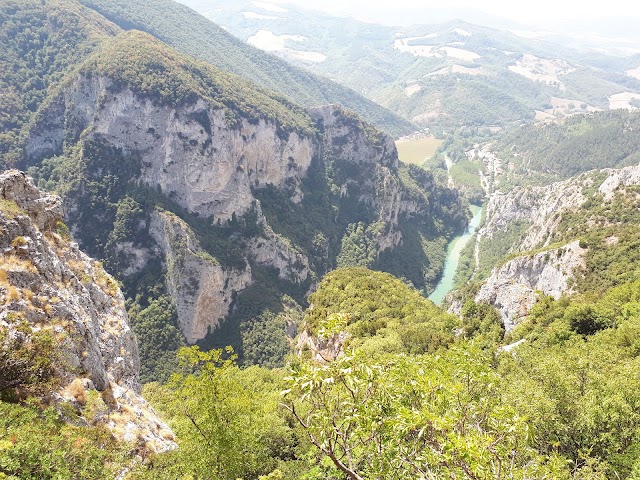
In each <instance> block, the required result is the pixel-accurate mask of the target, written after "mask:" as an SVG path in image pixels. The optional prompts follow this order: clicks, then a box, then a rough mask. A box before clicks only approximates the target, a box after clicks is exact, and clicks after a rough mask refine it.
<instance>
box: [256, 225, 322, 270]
mask: <svg viewBox="0 0 640 480" xmlns="http://www.w3.org/2000/svg"><path fill="white" fill-rule="evenodd" d="M261 224H262V226H263V228H264V234H263V235H260V236H258V237H255V238H252V239H250V240H248V241H247V249H248V255H249V256H250V257H251V258H253V259H254V260H255V261H256V262H257V263H258V264H260V265H264V266H269V267H273V268H275V269H277V270H278V276H279V277H280V278H281V279H283V280H289V281H290V282H293V283H302V282H305V281H306V280H307V279H308V278H309V277H310V276H311V269H310V268H309V259H308V258H307V257H306V256H305V255H304V254H303V253H301V252H299V251H298V250H296V249H295V247H294V246H293V245H291V243H290V242H288V241H287V240H286V239H284V238H282V237H281V236H280V235H278V234H277V233H275V232H274V231H273V230H272V229H271V227H269V225H268V224H267V222H266V220H264V218H262V219H261Z"/></svg>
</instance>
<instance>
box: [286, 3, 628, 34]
mask: <svg viewBox="0 0 640 480" xmlns="http://www.w3.org/2000/svg"><path fill="white" fill-rule="evenodd" d="M276 1H277V2H278V3H281V2H285V1H287V2H290V3H295V4H298V5H300V6H303V7H305V8H308V9H313V10H323V11H327V12H330V13H333V14H341V15H350V16H359V17H368V18H371V19H372V20H376V21H378V22H382V23H397V22H398V21H399V20H400V19H402V20H403V23H406V22H410V21H411V20H412V19H416V20H417V21H418V22H419V23H424V22H425V19H428V17H429V14H428V12H429V11H431V12H433V15H434V18H435V17H436V16H438V15H445V16H446V15H447V13H446V12H451V15H455V14H456V13H455V12H456V11H459V12H460V15H463V14H464V12H465V11H467V12H469V16H476V17H477V16H482V15H486V16H487V17H488V18H489V17H502V18H504V19H507V20H509V21H511V22H515V23H521V24H523V25H535V26H540V27H544V26H549V25H556V24H561V23H562V24H565V25H566V26H567V28H571V25H572V24H575V26H576V29H578V27H580V28H583V27H584V26H585V25H589V24H593V25H598V26H603V25H604V26H606V24H607V23H609V24H610V25H609V26H610V27H611V28H610V30H613V32H612V33H615V28H614V27H613V24H617V23H622V24H624V23H625V21H626V22H627V23H628V22H630V21H632V20H633V21H636V20H638V19H640V2H638V1H635V0H606V1H603V0H599V1H593V0H582V1H577V0H569V1H567V0H529V1H527V0H481V1H478V0H476V1H473V0H446V1H443V0H440V1H437V0H311V1H309V0H276ZM436 12H438V13H436ZM416 15H418V16H419V18H416ZM435 20H436V21H442V19H441V18H435ZM629 28H633V26H632V25H629ZM636 29H637V28H636ZM621 33H623V32H621Z"/></svg>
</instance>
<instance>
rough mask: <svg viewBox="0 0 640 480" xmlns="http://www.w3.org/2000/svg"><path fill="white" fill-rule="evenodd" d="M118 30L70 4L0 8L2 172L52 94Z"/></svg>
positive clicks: (11, 1)
mask: <svg viewBox="0 0 640 480" xmlns="http://www.w3.org/2000/svg"><path fill="white" fill-rule="evenodd" d="M118 31H119V29H118V27H116V26H115V25H113V24H111V23H110V22H108V21H106V20H105V19H104V18H102V17H101V16H100V15H98V14H96V13H95V12H93V11H91V10H90V9H87V8H84V7H82V6H81V5H79V4H77V3H76V2H74V1H66V0H56V1H49V2H46V3H45V2H38V1H35V0H7V1H3V2H2V4H1V5H0V45H2V55H1V56H0V166H2V165H3V164H4V165H10V164H12V163H14V162H15V161H16V160H17V159H18V156H19V151H18V149H19V147H20V143H21V139H20V132H21V129H22V127H23V126H24V125H26V124H27V123H28V122H29V120H30V119H31V118H32V117H33V114H34V112H36V110H37V109H38V107H39V106H40V104H41V103H42V102H43V100H44V98H45V96H46V95H47V92H48V90H49V89H50V88H53V87H55V86H56V84H57V83H58V82H59V81H60V80H61V79H62V78H63V76H64V75H65V73H66V72H67V71H68V70H69V69H71V68H73V67H74V66H76V65H77V64H79V63H80V62H81V61H82V60H83V59H84V58H85V57H86V56H87V55H89V54H90V53H91V52H93V51H94V50H95V49H96V48H97V46H98V45H99V44H100V42H102V41H103V40H104V39H105V38H108V37H109V36H112V35H115V34H116V33H117V32H118Z"/></svg>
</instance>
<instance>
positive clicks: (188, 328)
mask: <svg viewBox="0 0 640 480" xmlns="http://www.w3.org/2000/svg"><path fill="white" fill-rule="evenodd" d="M149 232H150V234H151V236H152V237H153V238H154V239H155V240H156V242H157V243H158V245H160V248H161V249H162V252H163V255H164V258H165V259H166V268H167V276H166V283H167V288H168V290H169V293H170V295H171V296H172V298H173V299H174V303H175V305H176V309H177V311H178V323H179V325H180V329H181V330H182V333H183V334H184V336H185V337H186V339H187V341H189V342H195V341H196V340H199V339H201V338H204V337H205V335H206V334H207V332H208V331H210V330H213V329H215V328H216V327H217V326H218V324H219V323H220V321H222V320H223V319H224V318H225V317H226V316H227V314H228V313H229V308H230V306H231V304H232V302H233V298H234V297H235V295H236V294H237V293H238V292H239V291H242V290H244V289H245V288H246V287H247V286H248V285H249V284H251V268H250V267H249V266H248V265H247V266H246V268H244V269H242V270H236V269H224V268H223V267H222V266H221V265H220V263H219V262H217V261H216V260H215V259H214V258H213V257H211V255H209V254H208V253H206V252H205V251H204V250H202V248H201V247H200V244H199V242H198V240H197V238H196V237H195V235H194V233H193V232H192V231H191V229H190V228H189V226H188V225H187V224H186V223H185V222H184V221H182V220H180V218H178V217H177V216H175V215H173V214H171V213H168V212H161V211H158V212H154V213H153V214H152V217H151V225H150V228H149Z"/></svg>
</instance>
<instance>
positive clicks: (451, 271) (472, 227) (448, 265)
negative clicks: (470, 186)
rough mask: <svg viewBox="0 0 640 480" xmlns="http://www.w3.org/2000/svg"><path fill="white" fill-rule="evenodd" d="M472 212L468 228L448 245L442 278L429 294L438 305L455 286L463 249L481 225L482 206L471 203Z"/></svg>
mask: <svg viewBox="0 0 640 480" xmlns="http://www.w3.org/2000/svg"><path fill="white" fill-rule="evenodd" d="M471 213H473V218H472V219H471V222H469V226H468V227H467V230H466V231H465V232H464V233H463V234H462V235H460V236H459V237H455V238H454V239H453V240H451V242H449V245H448V246H447V259H446V260H445V262H444V272H443V273H442V278H441V279H440V283H438V286H437V287H436V289H435V290H434V291H433V293H432V294H431V295H429V300H431V301H432V302H433V303H435V304H436V305H440V304H441V303H442V301H443V300H444V297H446V296H447V294H448V293H449V292H450V291H451V289H452V288H453V285H454V280H455V276H456V270H458V263H460V254H461V253H462V249H463V248H464V247H465V246H466V245H467V243H469V240H471V237H473V234H474V233H476V228H478V226H479V225H480V220H481V219H482V207H478V206H476V205H471Z"/></svg>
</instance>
